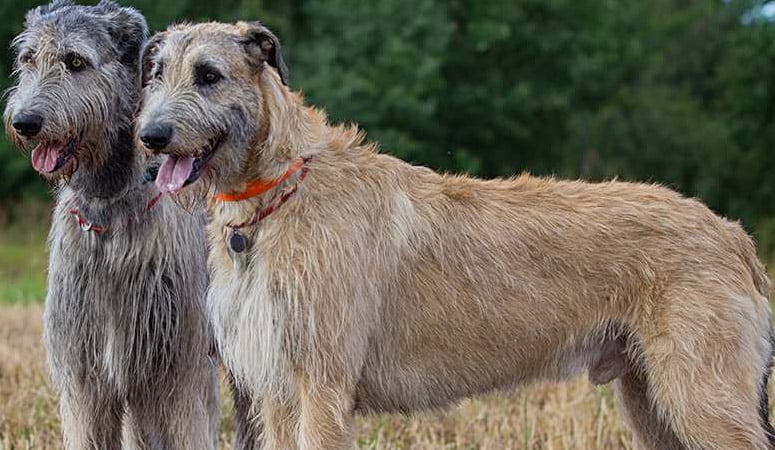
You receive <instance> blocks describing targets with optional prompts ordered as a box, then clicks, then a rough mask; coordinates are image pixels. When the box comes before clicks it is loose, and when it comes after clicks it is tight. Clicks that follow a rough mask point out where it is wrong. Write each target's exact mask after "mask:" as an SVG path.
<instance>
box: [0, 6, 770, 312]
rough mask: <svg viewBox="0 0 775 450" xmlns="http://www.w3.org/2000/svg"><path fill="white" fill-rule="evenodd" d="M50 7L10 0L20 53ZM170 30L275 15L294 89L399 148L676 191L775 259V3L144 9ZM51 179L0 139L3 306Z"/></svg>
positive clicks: (0, 33) (33, 275)
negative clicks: (34, 18)
mask: <svg viewBox="0 0 775 450" xmlns="http://www.w3.org/2000/svg"><path fill="white" fill-rule="evenodd" d="M40 3H41V2H39V1H28V0H14V1H10V0H3V1H2V3H0V17H2V21H0V42H2V43H3V47H2V51H1V52H0V71H2V72H3V73H4V74H5V76H4V77H1V78H0V83H2V84H3V86H2V87H3V88H5V87H7V85H8V84H9V83H10V82H11V80H10V78H9V77H10V74H9V68H10V65H11V61H12V58H13V55H12V54H11V53H10V50H9V49H8V48H7V43H8V42H9V41H10V40H11V38H12V37H13V36H14V35H15V34H16V33H18V32H19V31H21V28H22V23H23V15H24V12H25V11H26V10H27V9H28V8H30V7H32V6H35V5H37V4H40ZM122 3H123V4H125V5H132V6H136V7H137V8H139V9H140V10H141V11H142V12H143V13H145V15H146V16H147V18H148V21H149V24H150V26H151V28H152V29H153V30H159V29H162V28H164V27H165V26H166V25H167V24H168V23H170V22H176V21H183V20H190V21H200V20H208V19H217V20H226V21H231V20H235V19H238V18H242V19H260V20H262V21H263V22H264V23H266V24H267V25H268V26H269V27H270V28H271V29H273V30H274V31H275V32H276V33H277V34H278V36H279V37H280V39H281V41H282V42H283V44H284V54H285V57H286V60H287V62H288V64H289V67H290V73H291V85H292V87H293V88H294V89H297V90H302V91H303V92H304V93H305V95H306V98H307V100H308V102H310V103H312V104H315V105H317V106H320V107H323V108H325V109H326V110H327V111H328V113H329V115H330V117H331V118H332V120H334V121H337V122H339V121H355V122H358V123H359V124H360V125H361V126H362V127H363V128H364V129H365V130H366V131H367V132H368V136H369V139H370V140H373V141H378V142H379V143H380V146H381V149H382V151H384V152H389V153H393V154H395V155H397V156H399V157H401V158H404V159H406V160H409V161H412V162H415V163H418V164H425V165H428V166H431V167H433V168H436V169H439V170H446V171H456V172H458V171H462V172H468V173H472V174H477V175H481V176H486V177H490V176H496V175H510V174H514V173H518V172H522V171H530V172H532V173H534V174H541V175H556V176H559V177H570V178H585V179H589V180H601V179H610V178H614V177H618V178H620V179H626V180H642V181H650V182H658V183H663V184H666V185H669V186H671V187H673V188H675V189H677V190H680V191H681V192H683V193H685V194H687V195H691V196H697V197H700V198H701V199H703V200H704V201H705V202H706V203H708V204H709V205H710V206H711V207H712V208H713V209H714V210H716V211H718V212H719V213H721V214H723V215H726V216H728V217H731V218H735V219H740V220H742V221H743V223H744V224H745V226H746V228H747V229H748V230H749V231H751V232H753V233H754V234H755V236H756V238H757V241H758V243H759V247H760V252H761V256H762V258H763V259H765V260H770V261H772V260H773V259H775V151H774V149H773V147H774V146H775V2H766V1H751V0H702V1H700V0H698V1H687V0H630V1H622V0H501V1H495V0H492V1H482V0H412V1H409V0H381V1H364V0H292V1H272V0H264V1H261V0H250V1H238V0H226V1H220V2H214V1H211V0H164V1H161V0H153V1H151V0H141V1H124V2H122ZM48 200H49V194H48V193H47V190H46V186H45V185H44V184H43V183H42V182H41V181H40V180H39V179H38V178H37V176H36V175H35V174H34V173H33V171H32V170H31V168H30V164H29V161H28V160H27V158H25V157H22V155H20V154H19V153H18V152H17V151H15V150H14V149H13V148H12V147H11V146H10V145H9V144H8V143H7V141H5V140H1V141H0V223H1V224H2V227H0V229H3V230H4V231H2V232H0V248H1V249H2V250H0V300H2V299H6V300H8V299H11V300H14V301H19V300H21V301H29V300H35V299H38V298H40V296H41V293H42V290H43V276H44V275H43V273H44V267H45V254H43V253H42V250H41V249H42V248H43V236H44V234H45V228H46V223H45V222H46V217H47V215H48V205H47V202H48Z"/></svg>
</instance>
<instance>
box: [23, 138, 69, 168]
mask: <svg viewBox="0 0 775 450" xmlns="http://www.w3.org/2000/svg"><path fill="white" fill-rule="evenodd" d="M74 155H75V140H70V141H68V142H66V143H61V142H41V143H39V144H38V145H37V146H36V147H35V148H34V149H32V153H31V158H32V167H33V168H34V169H35V170H36V171H37V172H38V173H41V174H51V173H54V172H56V171H57V170H59V169H61V168H62V167H64V166H65V164H67V163H68V162H69V161H70V159H72V158H73V156H74Z"/></svg>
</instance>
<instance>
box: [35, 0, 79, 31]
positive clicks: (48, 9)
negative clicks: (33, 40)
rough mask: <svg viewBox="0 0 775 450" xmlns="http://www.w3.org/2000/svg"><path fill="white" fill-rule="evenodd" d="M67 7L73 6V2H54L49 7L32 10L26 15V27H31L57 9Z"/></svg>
mask: <svg viewBox="0 0 775 450" xmlns="http://www.w3.org/2000/svg"><path fill="white" fill-rule="evenodd" d="M65 6H73V2H72V1H71V0H54V1H52V2H51V3H49V4H48V5H41V6H38V7H37V8H32V9H31V10H29V11H27V14H25V15H24V26H26V27H31V26H33V25H34V23H35V22H37V21H38V19H40V18H41V17H43V16H44V15H46V14H48V13H51V12H54V11H56V10H57V9H59V8H63V7H65Z"/></svg>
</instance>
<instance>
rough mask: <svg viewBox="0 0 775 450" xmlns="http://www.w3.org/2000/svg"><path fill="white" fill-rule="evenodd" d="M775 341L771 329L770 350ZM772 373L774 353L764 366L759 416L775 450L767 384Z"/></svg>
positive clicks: (774, 433) (774, 435)
mask: <svg viewBox="0 0 775 450" xmlns="http://www.w3.org/2000/svg"><path fill="white" fill-rule="evenodd" d="M773 343H775V342H773V340H772V330H771V329H770V348H771V349H772V347H773ZM771 372H772V353H771V354H770V359H769V362H768V363H767V364H765V366H764V375H763V376H762V385H761V397H760V403H759V415H760V416H761V421H762V427H764V432H765V433H766V434H767V439H768V440H769V441H770V448H772V449H775V429H773V427H772V422H770V396H769V393H768V392H767V384H769V381H770V373H771Z"/></svg>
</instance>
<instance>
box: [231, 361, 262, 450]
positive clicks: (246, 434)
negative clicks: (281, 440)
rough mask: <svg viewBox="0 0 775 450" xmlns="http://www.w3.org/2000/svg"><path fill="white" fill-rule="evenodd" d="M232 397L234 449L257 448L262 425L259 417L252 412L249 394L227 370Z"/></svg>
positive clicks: (247, 449) (246, 449)
mask: <svg viewBox="0 0 775 450" xmlns="http://www.w3.org/2000/svg"><path fill="white" fill-rule="evenodd" d="M226 377H227V378H228V381H229V387H230V389H231V393H232V398H233V399H234V444H233V446H232V448H233V449H234V450H258V449H260V448H261V434H262V432H263V426H262V424H261V420H260V418H259V417H254V414H253V413H252V409H255V408H254V407H252V401H251V399H250V395H249V394H248V392H246V391H245V390H244V389H243V388H241V387H240V386H237V382H236V381H235V380H234V376H233V375H232V374H231V373H230V372H228V371H227V374H226Z"/></svg>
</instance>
